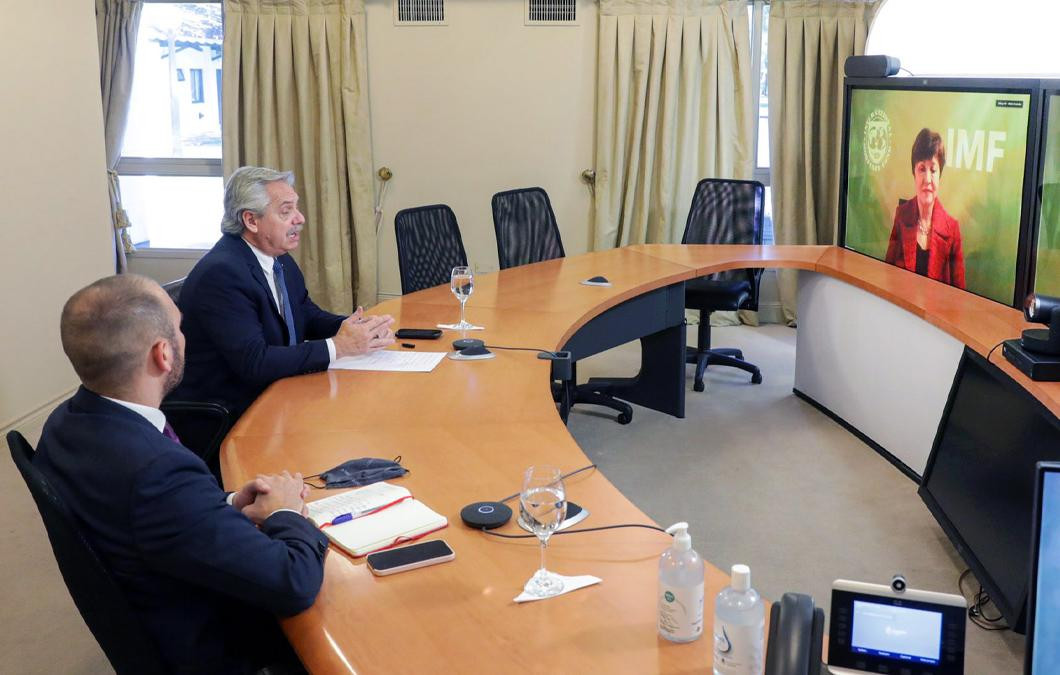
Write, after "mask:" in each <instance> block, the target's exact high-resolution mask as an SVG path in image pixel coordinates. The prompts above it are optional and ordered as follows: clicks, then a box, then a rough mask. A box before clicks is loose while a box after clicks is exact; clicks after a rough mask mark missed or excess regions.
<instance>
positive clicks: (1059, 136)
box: [1034, 94, 1060, 295]
mask: <svg viewBox="0 0 1060 675" xmlns="http://www.w3.org/2000/svg"><path fill="white" fill-rule="evenodd" d="M1046 100H1047V102H1048V106H1049V107H1048V113H1047V115H1048V116H1047V117H1046V125H1045V135H1044V137H1043V139H1042V142H1043V145H1044V154H1043V161H1042V210H1041V212H1040V216H1039V219H1038V253H1037V258H1036V259H1035V273H1034V290H1035V291H1036V292H1038V293H1044V294H1045V295H1060V94H1052V95H1050V96H1048V97H1046Z"/></svg>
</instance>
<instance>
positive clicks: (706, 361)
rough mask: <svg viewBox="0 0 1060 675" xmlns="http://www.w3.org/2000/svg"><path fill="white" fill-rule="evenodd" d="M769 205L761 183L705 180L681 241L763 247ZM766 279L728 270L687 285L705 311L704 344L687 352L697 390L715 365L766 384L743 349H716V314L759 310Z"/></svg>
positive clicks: (689, 303) (693, 305) (691, 302)
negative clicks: (712, 320)
mask: <svg viewBox="0 0 1060 675" xmlns="http://www.w3.org/2000/svg"><path fill="white" fill-rule="evenodd" d="M764 203H765V187H764V186H763V185H762V184H761V183H759V182H758V181H751V180H726V179H721V178H705V179H703V180H701V181H699V185H697V186H696V191H695V194H694V195H693V196H692V208H691V209H690V210H689V212H688V222H687V223H686V225H685V234H684V237H682V239H681V243H682V244H757V245H761V243H762V212H763V205H764ZM761 279H762V270H761V269H743V270H727V271H725V272H718V273H716V274H711V275H708V276H705V277H700V278H699V279H693V280H692V281H689V282H687V283H686V284H685V307H686V308H688V309H698V310H699V336H698V341H697V344H696V347H695V348H694V349H693V348H691V347H689V348H687V349H688V351H687V354H686V357H687V361H688V363H694V364H696V377H695V381H694V384H693V385H692V388H693V389H695V390H696V391H703V389H704V385H703V371H705V370H706V369H707V366H709V365H718V366H732V367H733V368H739V369H741V370H745V371H747V372H748V373H751V382H752V383H753V384H759V383H761V382H762V373H761V371H759V369H758V366H756V365H754V364H753V363H748V362H747V361H745V360H744V358H743V352H742V351H740V350H739V349H728V348H714V347H711V346H710V314H711V312H716V311H735V310H738V309H750V310H757V309H758V286H759V283H760V281H761Z"/></svg>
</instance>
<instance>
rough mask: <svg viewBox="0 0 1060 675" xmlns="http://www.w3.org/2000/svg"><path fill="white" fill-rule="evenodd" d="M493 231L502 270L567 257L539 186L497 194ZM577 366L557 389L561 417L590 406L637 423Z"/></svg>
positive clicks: (605, 388) (601, 384)
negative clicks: (582, 375)
mask: <svg viewBox="0 0 1060 675" xmlns="http://www.w3.org/2000/svg"><path fill="white" fill-rule="evenodd" d="M492 204H493V229H494V230H495V231H496V233H497V259H498V260H499V261H500V267H501V269H502V270H503V269H508V268H509V267H517V266H519V265H528V264H530V263H535V262H541V261H543V260H552V259H554V258H562V257H564V255H565V254H564V252H563V240H562V239H561V238H560V234H559V226H558V225H557V224H556V214H555V213H554V212H553V211H552V203H551V202H550V201H549V199H548V194H547V193H546V192H545V191H544V190H543V189H541V188H539V187H532V188H522V189H519V190H507V191H505V192H498V193H497V194H495V195H493V201H492ZM577 366H578V364H577V363H572V364H571V378H570V380H569V381H568V382H565V383H561V384H560V385H558V386H557V387H555V388H554V389H553V397H554V398H555V399H556V402H557V403H559V411H560V417H562V418H563V421H564V422H566V421H567V413H568V412H569V411H570V408H571V406H572V405H576V404H578V403H589V404H592V405H599V406H604V407H605V408H611V409H612V410H614V411H616V412H617V413H618V417H617V418H616V419H617V421H618V423H619V424H629V423H630V422H631V421H633V406H631V405H630V404H628V403H626V402H625V401H620V400H619V399H617V398H615V397H614V396H612V395H610V394H609V393H608V390H609V385H608V383H607V380H605V379H603V378H600V379H597V378H590V379H589V381H588V382H586V383H585V384H579V385H575V384H574V383H576V382H577V381H578V370H577Z"/></svg>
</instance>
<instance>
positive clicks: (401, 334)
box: [394, 328, 442, 340]
mask: <svg viewBox="0 0 1060 675" xmlns="http://www.w3.org/2000/svg"><path fill="white" fill-rule="evenodd" d="M394 337H396V338H397V339H399V340H437V339H438V338H440V337H442V331H441V329H439V328H399V329H398V331H397V332H396V333H394Z"/></svg>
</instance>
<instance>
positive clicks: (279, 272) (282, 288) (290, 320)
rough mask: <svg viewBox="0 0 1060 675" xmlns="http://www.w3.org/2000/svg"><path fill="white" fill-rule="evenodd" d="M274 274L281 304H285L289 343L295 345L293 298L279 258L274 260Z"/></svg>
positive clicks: (285, 320)
mask: <svg viewBox="0 0 1060 675" xmlns="http://www.w3.org/2000/svg"><path fill="white" fill-rule="evenodd" d="M272 274H273V276H275V277H276V286H277V289H276V290H277V291H279V292H280V304H281V305H282V306H283V308H282V311H283V322H284V323H285V324H287V344H288V345H290V346H293V345H295V344H296V343H295V340H296V338H295V335H294V314H293V313H292V312H291V298H290V296H288V295H287V282H285V281H284V280H283V265H281V264H280V261H279V260H273V261H272Z"/></svg>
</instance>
